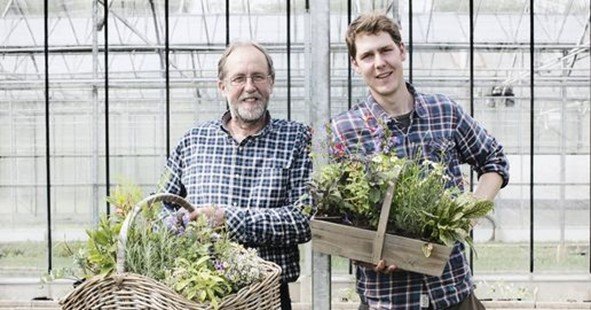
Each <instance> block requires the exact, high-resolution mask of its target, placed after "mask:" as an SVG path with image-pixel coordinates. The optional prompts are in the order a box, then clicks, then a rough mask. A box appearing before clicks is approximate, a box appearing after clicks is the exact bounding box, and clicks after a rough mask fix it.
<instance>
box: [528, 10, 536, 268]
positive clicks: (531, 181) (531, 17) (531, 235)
mask: <svg viewBox="0 0 591 310" xmlns="http://www.w3.org/2000/svg"><path fill="white" fill-rule="evenodd" d="M534 46H535V41H534V0H529V272H530V273H533V272H534V127H535V126H534V122H535V115H534V113H535V109H534Z"/></svg>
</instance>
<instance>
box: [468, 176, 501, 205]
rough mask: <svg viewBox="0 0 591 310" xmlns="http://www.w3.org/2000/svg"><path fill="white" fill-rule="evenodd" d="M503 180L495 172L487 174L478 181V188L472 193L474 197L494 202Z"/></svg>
mask: <svg viewBox="0 0 591 310" xmlns="http://www.w3.org/2000/svg"><path fill="white" fill-rule="evenodd" d="M502 184H503V178H502V177H501V175H499V174H498V173H496V172H487V173H485V174H483V175H481V176H480V178H479V179H478V186H477V187H476V190H475V191H474V197H476V198H481V199H486V200H494V199H495V196H497V193H498V192H499V190H500V189H501V185H502Z"/></svg>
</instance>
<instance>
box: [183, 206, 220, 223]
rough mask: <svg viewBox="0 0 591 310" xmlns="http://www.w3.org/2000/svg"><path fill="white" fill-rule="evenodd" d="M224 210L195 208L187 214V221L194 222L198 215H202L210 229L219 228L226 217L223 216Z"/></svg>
mask: <svg viewBox="0 0 591 310" xmlns="http://www.w3.org/2000/svg"><path fill="white" fill-rule="evenodd" d="M224 214H225V213H224V208H218V207H202V208H195V210H193V212H191V213H190V214H189V220H191V221H194V220H195V219H196V218H197V217H199V216H200V215H204V216H205V217H206V218H207V219H208V221H209V223H210V224H211V226H212V227H217V226H221V225H223V224H224V223H225V221H226V217H225V216H224Z"/></svg>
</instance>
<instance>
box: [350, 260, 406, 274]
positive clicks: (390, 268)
mask: <svg viewBox="0 0 591 310" xmlns="http://www.w3.org/2000/svg"><path fill="white" fill-rule="evenodd" d="M354 262H355V264H357V265H359V266H363V267H365V268H370V269H373V271H375V272H381V273H385V274H390V273H392V272H394V271H395V270H396V269H397V268H398V267H397V266H396V265H394V264H392V265H387V264H386V261H385V260H383V259H382V260H380V261H379V262H378V264H377V265H374V264H370V263H364V262H359V261H354Z"/></svg>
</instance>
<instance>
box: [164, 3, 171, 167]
mask: <svg viewBox="0 0 591 310" xmlns="http://www.w3.org/2000/svg"><path fill="white" fill-rule="evenodd" d="M168 2H169V1H168V0H164V64H165V65H164V70H165V71H164V72H165V75H166V120H165V123H166V124H165V126H166V158H168V156H170V59H169V54H170V37H169V34H168V30H169V27H168V15H169V14H170V12H169V11H168Z"/></svg>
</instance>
